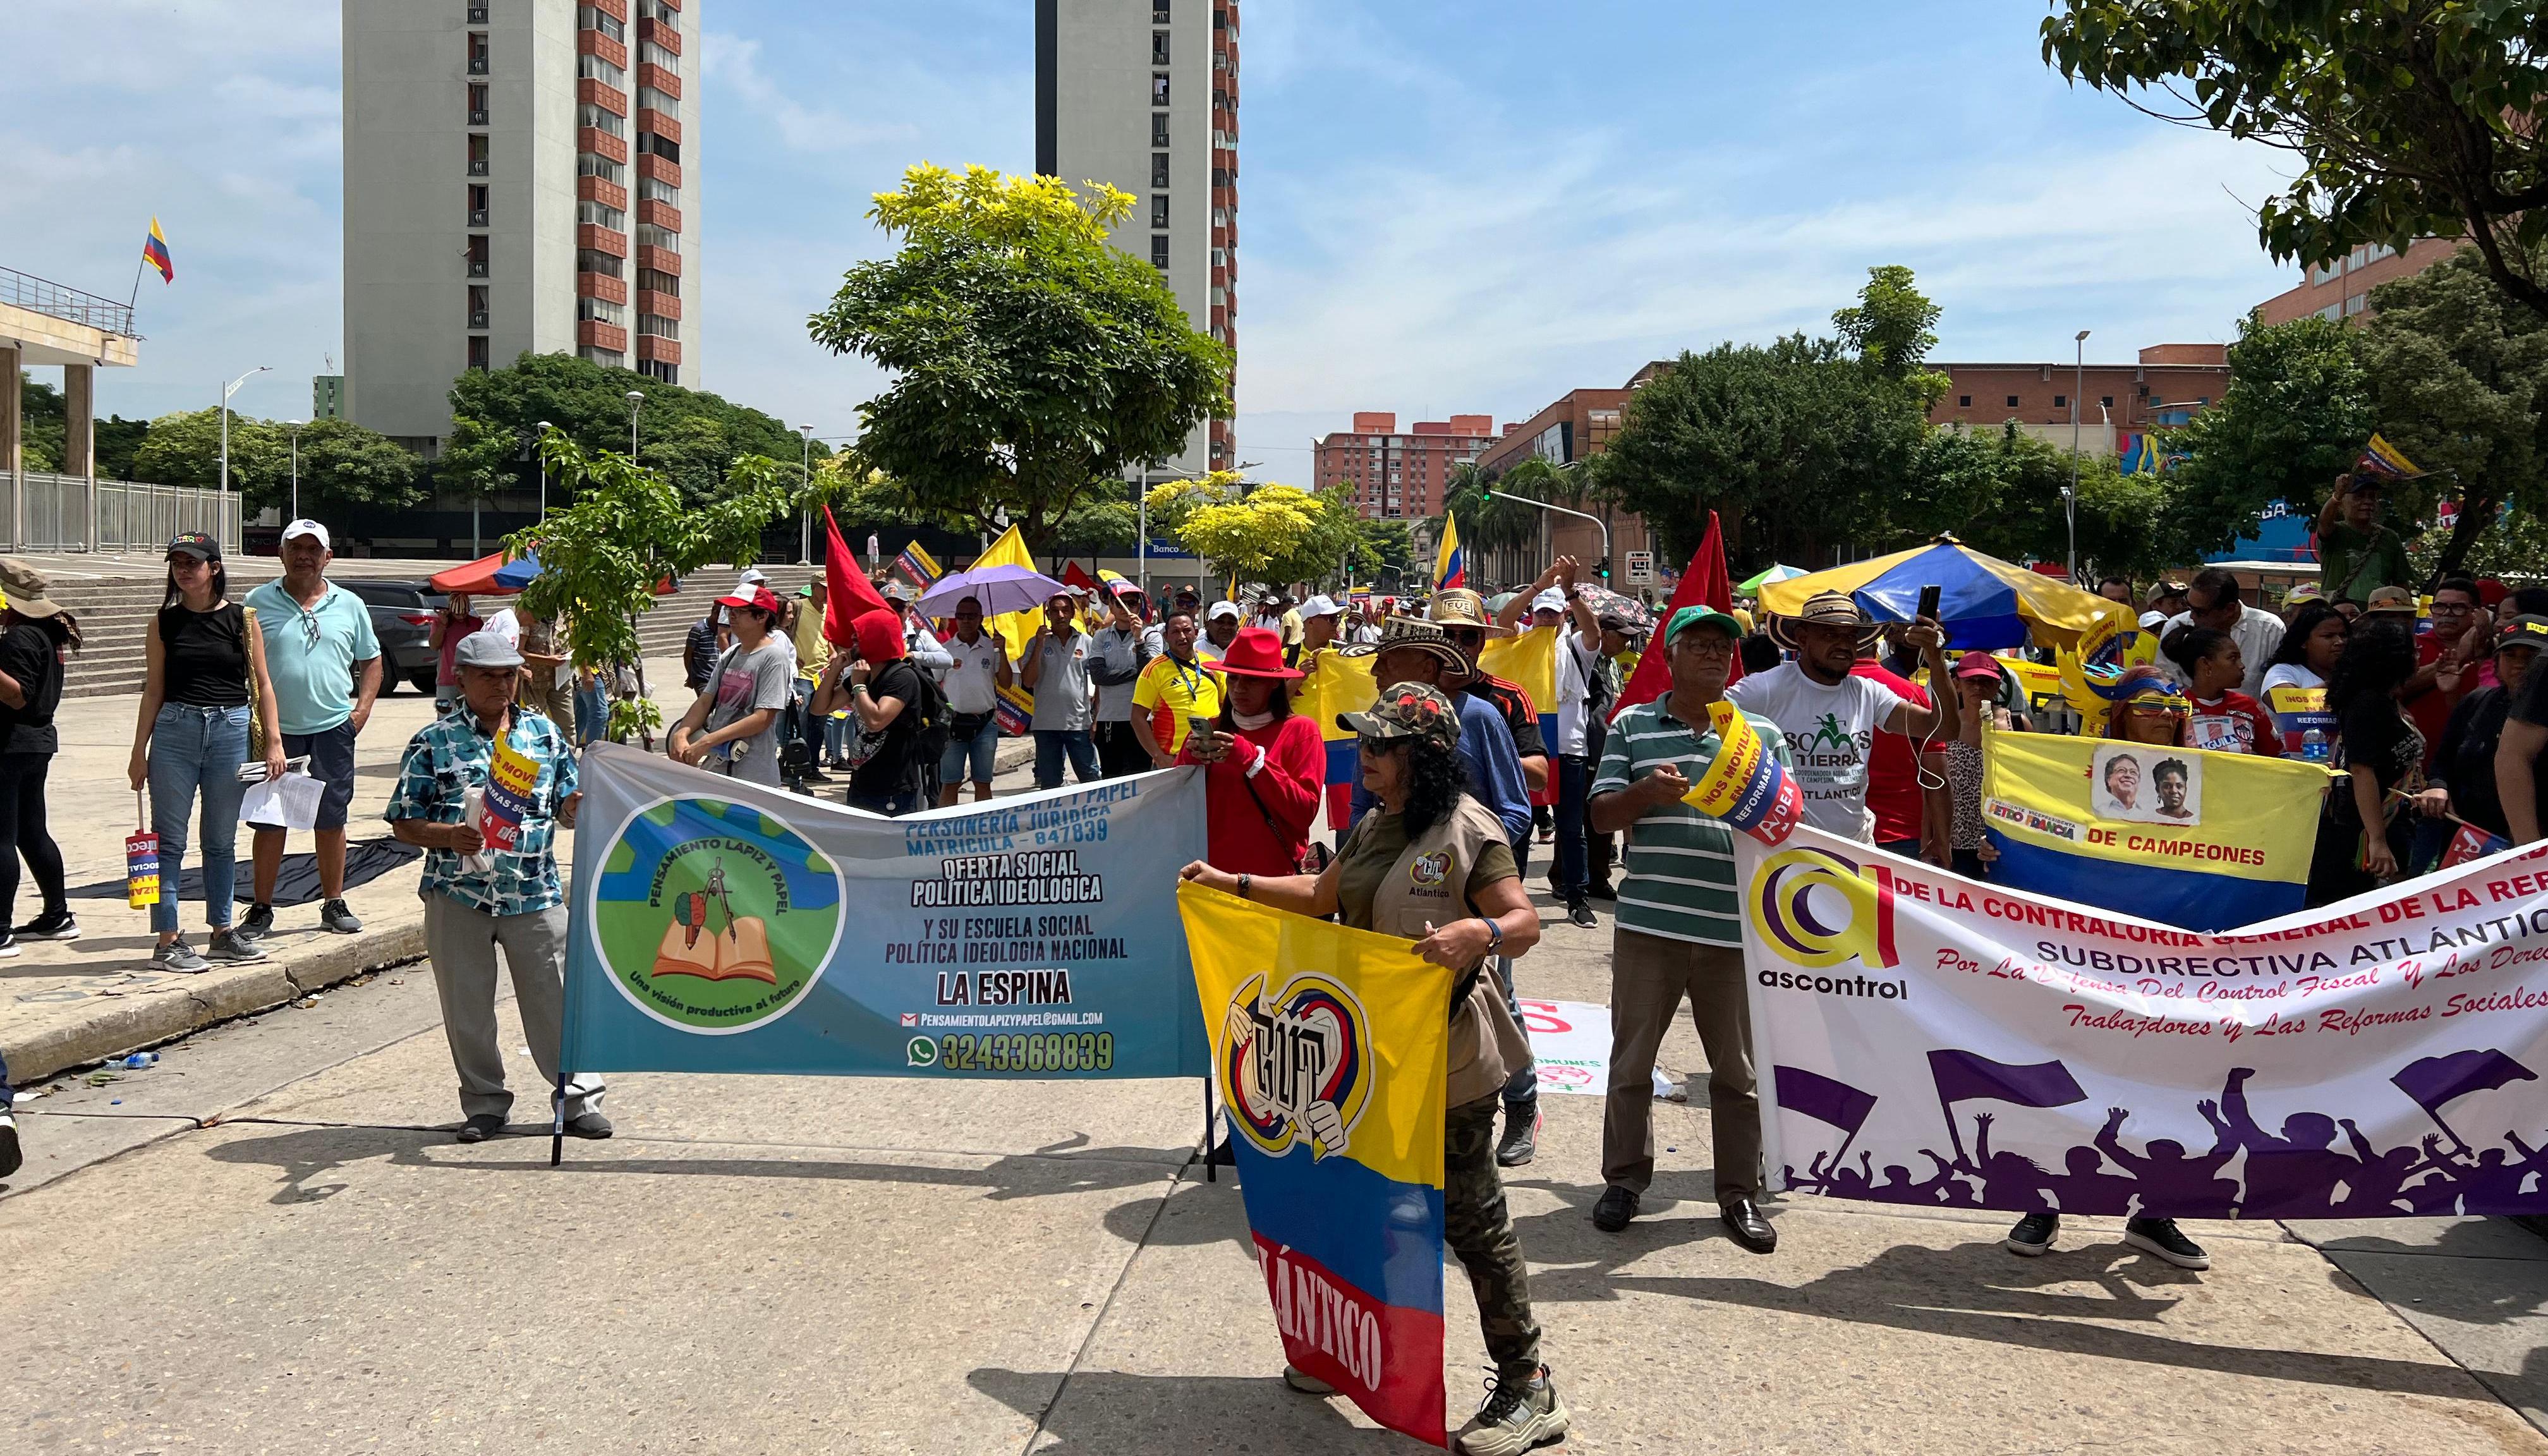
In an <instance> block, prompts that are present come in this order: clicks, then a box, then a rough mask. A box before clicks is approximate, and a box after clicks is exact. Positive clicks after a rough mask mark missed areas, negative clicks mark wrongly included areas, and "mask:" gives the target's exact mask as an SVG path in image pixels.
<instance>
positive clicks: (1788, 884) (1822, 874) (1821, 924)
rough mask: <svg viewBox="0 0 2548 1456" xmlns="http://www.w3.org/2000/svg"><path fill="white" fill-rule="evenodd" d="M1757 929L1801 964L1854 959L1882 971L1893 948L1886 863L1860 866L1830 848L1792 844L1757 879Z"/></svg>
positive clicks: (1754, 914)
mask: <svg viewBox="0 0 2548 1456" xmlns="http://www.w3.org/2000/svg"><path fill="white" fill-rule="evenodd" d="M1749 900H1750V903H1749V906H1748V908H1749V910H1750V912H1751V917H1752V929H1753V930H1754V931H1756V932H1758V933H1759V934H1760V936H1761V939H1762V940H1763V941H1764V942H1765V943H1766V944H1768V945H1769V946H1771V947H1772V948H1774V950H1775V951H1776V952H1777V953H1778V955H1779V956H1780V957H1781V958H1783V959H1786V960H1789V961H1792V962H1794V963H1795V964H1797V965H1810V966H1817V967H1819V966H1826V965H1838V964H1840V963H1841V962H1842V961H1844V960H1849V959H1853V958H1854V959H1856V960H1858V961H1859V962H1860V963H1862V964H1864V965H1865V966H1866V967H1867V968H1868V969H1869V970H1883V969H1886V968H1888V967H1890V966H1891V965H1892V964H1893V962H1894V959H1895V956H1894V954H1893V884H1892V880H1891V879H1890V878H1889V877H1888V876H1887V875H1886V874H1885V872H1884V870H1883V869H1882V868H1881V867H1880V866H1866V867H1862V866H1860V865H1859V864H1858V863H1857V862H1856V861H1853V860H1847V859H1843V858H1842V857H1840V856H1838V855H1835V854H1833V853H1831V852H1830V851H1829V850H1787V851H1784V852H1782V853H1780V854H1776V855H1773V856H1771V857H1770V858H1769V859H1768V860H1766V861H1763V862H1762V865H1761V868H1760V871H1759V872H1758V873H1756V874H1755V875H1753V877H1752V893H1751V896H1750V897H1749Z"/></svg>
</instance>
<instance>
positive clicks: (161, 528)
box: [0, 471, 240, 554]
mask: <svg viewBox="0 0 2548 1456" xmlns="http://www.w3.org/2000/svg"><path fill="white" fill-rule="evenodd" d="M18 479H20V478H18V477H12V476H9V475H6V474H0V537H5V538H6V539H7V540H8V541H9V544H10V547H11V549H12V550H17V551H136V550H143V551H146V550H155V549H157V548H159V547H161V546H165V545H167V544H168V538H169V537H171V536H174V535H176V534H177V533H178V532H179V531H203V532H205V533H207V534H209V535H210V536H212V537H213V538H214V539H215V540H217V541H219V542H221V543H222V549H223V550H224V551H226V552H229V553H231V554H236V553H237V552H238V550H239V521H240V516H239V497H238V494H237V493H236V492H234V491H229V492H226V491H215V490H211V489H209V488H206V487H202V486H151V485H141V484H137V483H136V482H133V481H99V482H98V483H97V490H96V496H95V499H94V500H92V499H91V497H90V492H89V483H88V482H87V481H85V480H83V479H81V478H80V477H78V476H75V475H46V474H42V473H39V472H36V471H29V472H28V473H27V474H26V475H25V476H24V477H23V479H24V480H25V481H26V483H27V496H26V500H25V501H24V502H23V510H22V508H21V505H22V502H21V501H20V500H19V499H18V488H17V480H18Z"/></svg>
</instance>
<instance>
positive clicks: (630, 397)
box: [626, 390, 646, 465]
mask: <svg viewBox="0 0 2548 1456" xmlns="http://www.w3.org/2000/svg"><path fill="white" fill-rule="evenodd" d="M626 398H627V401H628V463H629V464H631V465H634V464H636V463H637V410H638V409H639V408H640V407H642V406H643V405H644V404H645V403H646V392H645V391H644V390H630V391H629V392H628V394H627V396H626Z"/></svg>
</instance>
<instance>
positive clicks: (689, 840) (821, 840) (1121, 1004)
mask: <svg viewBox="0 0 2548 1456" xmlns="http://www.w3.org/2000/svg"><path fill="white" fill-rule="evenodd" d="M582 783H583V788H584V795H585V798H584V807H583V813H582V819H581V823H582V828H581V829H580V831H579V832H578V833H577V835H576V846H575V850H576V854H575V883H574V886H573V890H572V893H571V895H570V896H569V901H568V903H569V906H570V926H569V936H568V939H569V948H568V952H567V985H566V1026H565V1054H564V1064H565V1066H566V1068H567V1069H568V1070H569V1071H571V1072H582V1071H699V1072H785V1073H818V1074H838V1075H869V1076H914V1077H967V1078H984V1077H1065V1078H1089V1077H1176V1076H1187V1077H1199V1076H1202V1075H1204V1074H1205V1073H1206V1071H1207V1070H1208V1068H1209V1063H1208V1062H1207V1061H1206V1059H1205V1041H1204V1036H1203V1028H1202V1025H1201V1024H1200V1023H1199V1022H1198V1021H1197V1020H1196V1018H1195V1010H1194V991H1193V985H1194V981H1193V973H1192V971H1191V969H1190V962H1189V960H1188V958H1187V956H1186V945H1185V938H1184V936H1183V935H1181V934H1180V933H1179V930H1178V925H1177V918H1176V916H1175V914H1174V913H1173V909H1172V906H1173V903H1174V900H1173V896H1174V894H1175V891H1176V885H1177V870H1178V868H1179V867H1180V866H1182V865H1185V864H1186V863H1188V862H1189V861H1193V860H1198V859H1201V858H1203V855H1204V850H1205V835H1204V789H1203V779H1202V777H1201V771H1199V770H1193V769H1173V770H1169V771H1166V772H1164V773H1159V774H1141V775H1139V776H1137V777H1132V778H1122V779H1116V780H1113V781H1110V782H1107V783H1103V784H1098V785H1089V786H1082V787H1079V788H1076V789H1055V790H1050V791H1047V792H1043V793H1036V794H1029V795H1024V796H1021V797H1018V798H1011V799H1001V800H998V801H996V802H995V803H992V804H988V805H968V806H963V807H959V808H953V809H940V810H935V811H932V812H930V813H925V814H915V815H911V816H908V817H906V818H901V819H886V818H881V817H878V816H876V815H872V814H865V813H861V812H859V811H857V810H853V809H847V808H842V807H840V806H838V805H833V804H824V803H819V802H816V801H815V800H812V799H807V798H801V797H798V796H795V795H792V794H784V793H780V792H777V791H776V790H773V789H765V788H761V787H759V786H757V785H754V784H750V783H744V782H739V781H737V780H735V779H731V778H727V777H723V776H721V775H717V774H703V773H700V772H699V771H697V770H694V769H688V768H684V767H683V766H681V765H679V764H674V763H670V762H668V761H666V760H665V759H662V758H660V757H657V756H655V755H651V754H646V753H641V752H639V751H637V750H635V749H630V748H624V747H618V746H615V745H611V744H596V745H594V746H593V747H592V748H591V749H589V750H587V751H586V755H585V759H584V772H583V778H582Z"/></svg>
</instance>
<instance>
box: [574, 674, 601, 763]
mask: <svg viewBox="0 0 2548 1456" xmlns="http://www.w3.org/2000/svg"><path fill="white" fill-rule="evenodd" d="M602 681H603V680H602V679H601V678H599V677H595V678H594V679H593V680H592V685H591V686H589V687H588V686H586V685H585V683H584V680H583V679H582V678H578V679H576V682H575V746H576V747H578V748H583V747H585V746H586V745H588V744H592V743H594V742H596V741H598V740H599V739H600V737H601V735H602V733H603V731H604V730H606V729H608V728H609V726H610V694H609V693H607V692H605V691H603V690H602V686H601V684H602Z"/></svg>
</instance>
